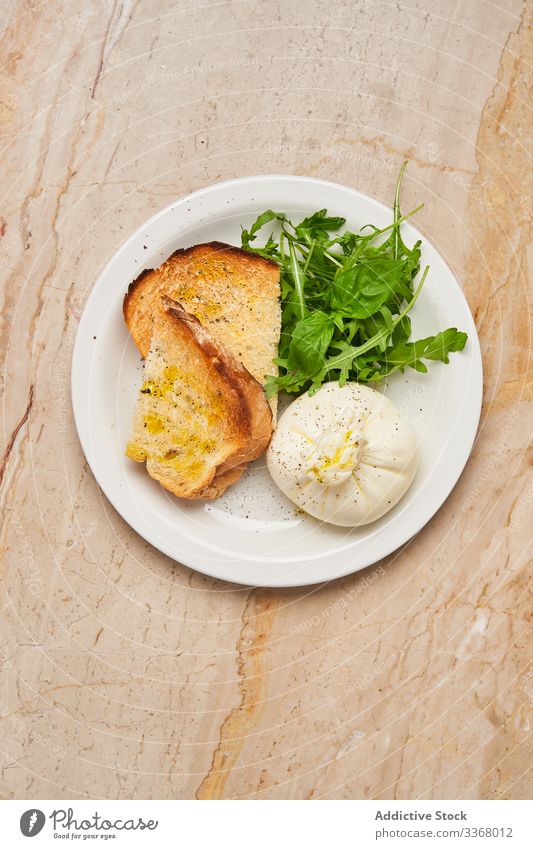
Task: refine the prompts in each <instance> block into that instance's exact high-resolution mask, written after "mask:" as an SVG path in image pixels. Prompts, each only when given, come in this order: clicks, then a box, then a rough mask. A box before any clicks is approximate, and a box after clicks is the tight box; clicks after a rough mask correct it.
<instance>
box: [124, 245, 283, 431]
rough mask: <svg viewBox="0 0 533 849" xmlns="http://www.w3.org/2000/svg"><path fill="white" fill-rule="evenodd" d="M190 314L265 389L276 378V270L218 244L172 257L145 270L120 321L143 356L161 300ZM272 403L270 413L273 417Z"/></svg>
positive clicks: (130, 291)
mask: <svg viewBox="0 0 533 849" xmlns="http://www.w3.org/2000/svg"><path fill="white" fill-rule="evenodd" d="M162 295H168V296H169V297H171V298H172V299H174V300H176V301H178V302H179V303H180V304H182V306H183V307H184V308H185V309H186V310H187V312H188V313H190V314H191V315H193V316H195V317H196V318H197V319H198V320H199V321H200V322H201V324H202V325H203V326H204V327H205V328H207V330H208V331H210V332H211V333H212V335H213V336H214V338H215V339H217V340H219V341H220V342H221V343H222V344H223V345H224V346H225V347H226V348H227V349H228V350H229V351H231V353H232V354H233V356H234V357H235V358H236V359H237V360H239V361H240V362H242V363H243V364H244V366H245V367H246V368H247V369H248V371H249V372H250V373H251V374H252V375H253V376H254V377H255V379H256V380H257V381H258V382H259V383H261V384H263V383H264V381H265V377H266V375H269V374H277V368H276V366H275V365H274V364H273V362H272V361H273V359H274V357H276V356H277V350H278V342H279V336H280V331H281V309H280V301H279V299H280V284H279V267H278V266H277V265H276V263H274V262H271V261H270V260H268V259H264V258H263V257H261V256H259V255H257V254H253V253H250V252H248V251H243V250H241V249H240V248H236V247H234V246H232V245H226V244H224V243H222V242H208V243H206V244H202V245H194V246H193V247H190V248H185V249H182V250H177V251H174V253H173V254H172V255H171V256H170V257H169V258H168V259H167V260H166V261H165V262H164V263H163V264H162V265H160V266H159V268H155V269H146V270H145V271H143V272H142V273H141V274H140V275H139V276H138V277H137V279H136V280H134V281H133V283H131V285H130V287H129V289H128V292H127V294H126V296H125V297H124V305H123V309H124V318H125V321H126V324H127V325H128V328H129V330H130V333H131V335H132V337H133V339H134V341H135V344H136V345H137V347H138V349H139V351H140V353H141V356H142V357H146V356H147V355H148V351H149V350H150V340H151V336H152V324H153V320H154V316H155V315H156V314H157V312H158V311H160V310H161V296H162ZM276 404H277V402H276V399H275V398H274V399H272V401H271V407H272V410H273V413H274V415H275V413H276Z"/></svg>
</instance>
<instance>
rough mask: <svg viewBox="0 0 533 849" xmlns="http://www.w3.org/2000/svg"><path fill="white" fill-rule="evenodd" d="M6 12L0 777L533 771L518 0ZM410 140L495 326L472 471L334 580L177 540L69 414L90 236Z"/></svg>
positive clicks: (329, 776) (73, 787)
mask: <svg viewBox="0 0 533 849" xmlns="http://www.w3.org/2000/svg"><path fill="white" fill-rule="evenodd" d="M76 7H77V8H76ZM2 18H3V20H4V21H8V25H7V26H6V28H5V29H4V31H3V33H2V76H1V78H0V95H1V97H0V101H1V106H0V134H1V143H2V152H3V155H2V175H3V176H2V204H1V207H0V245H1V251H2V290H1V292H2V294H1V297H2V311H1V322H2V325H1V326H2V333H1V346H2V348H1V350H2V363H3V368H2V384H1V389H2V401H3V404H2V409H3V428H2V439H3V445H2V451H3V452H4V453H3V460H2V461H1V464H0V479H1V481H0V482H1V488H0V497H1V500H2V529H1V542H0V544H1V551H2V597H1V602H0V604H1V605H2V624H1V641H0V644H1V652H2V654H1V666H0V726H1V746H0V758H1V771H2V775H1V785H0V792H1V793H2V795H3V796H4V797H6V798H12V797H14V798H58V799H61V798H85V797H100V798H109V797H111V798H113V797H119V798H194V797H195V796H196V797H198V798H221V797H223V798H241V797H246V798H261V799H272V798H296V799H301V798H317V799H320V798H399V799H401V798H411V799H414V798H423V799H431V798H461V797H465V798H501V797H503V798H507V797H511V798H527V797H530V794H531V779H530V773H529V772H528V771H529V770H530V768H531V763H532V761H533V751H532V746H531V727H532V724H533V716H532V701H533V671H532V669H533V668H532V666H531V625H530V622H531V591H530V578H531V551H530V542H531V515H532V511H533V482H532V480H531V474H530V472H531V465H532V463H533V455H532V454H531V453H530V451H529V450H528V447H527V443H528V438H529V433H530V430H531V394H532V393H531V388H532V387H531V368H530V365H529V358H530V350H531V338H530V323H529V310H528V288H529V287H528V283H529V277H528V252H529V251H530V244H531V241H530V238H531V199H532V197H533V193H532V189H533V186H532V178H531V174H532V169H531V140H532V132H531V127H532V122H531V64H532V61H533V50H532V40H531V6H528V5H527V4H526V5H522V4H521V3H520V2H518V0H507V2H505V3H501V4H499V5H494V4H489V3H486V2H483V0H472V2H466V0H462V2H461V0H453V2H448V1H447V0H432V2H429V0H413V2H411V3H409V4H403V3H402V2H400V3H399V4H398V3H392V2H386V0H383V2H370V1H368V2H364V0H336V2H333V3H330V4H324V3H323V2H317V0H305V2H304V0H284V2H280V0H272V2H268V3H266V2H261V0H235V1H234V2H231V1H230V2H222V3H221V2H217V3H208V2H199V0H188V2H187V3H185V2H184V0H178V2H170V0H163V2H159V0H158V2H156V0H151V2H150V0H137V2H131V0H123V2H120V0H116V2H112V0H91V1H90V2H88V3H83V4H82V3H77V4H74V5H73V4H72V3H67V2H65V3H63V4H62V3H60V2H58V1H57V0H51V2H47V3H44V4H31V3H30V2H23V0H18V2H15V3H8V2H5V3H4V10H3V16H2ZM404 158H408V159H409V160H410V161H411V164H410V166H409V170H408V175H407V178H406V183H405V203H406V207H407V206H408V205H409V203H410V202H411V201H412V202H413V203H414V202H416V201H418V200H420V199H421V198H423V199H424V200H425V201H426V206H425V208H424V210H423V211H422V212H421V213H420V215H419V216H418V220H417V223H418V225H419V226H420V228H421V229H422V230H423V232H424V233H425V234H426V235H427V237H428V238H430V239H431V240H432V241H433V242H434V244H435V245H436V246H437V248H438V249H439V250H440V251H441V252H442V253H443V255H444V256H445V257H446V259H447V261H448V262H449V263H450V265H451V266H452V268H453V270H454V271H455V273H456V274H457V276H458V278H459V280H460V281H461V283H462V285H463V287H464V291H465V293H466V295H467V297H468V300H469V303H470V305H471V308H472V312H473V314H474V316H475V319H476V324H477V327H478V330H479V333H480V338H481V344H482V349H483V356H484V369H485V386H484V398H485V401H484V409H483V416H482V423H481V428H480V431H479V436H478V439H477V441H476V445H475V448H474V451H473V454H472V457H471V459H470V461H469V463H468V466H467V468H466V470H465V473H464V474H463V476H462V478H461V479H460V481H459V483H458V485H457V487H456V488H455V490H454V491H453V493H452V495H451V496H450V498H449V499H448V501H447V502H446V504H445V505H444V506H443V508H442V509H441V510H440V511H439V512H438V513H437V515H436V516H435V517H434V518H433V520H432V521H431V522H430V524H429V525H428V526H427V527H426V528H425V529H424V531H422V532H421V533H420V534H419V535H418V536H417V537H416V538H415V539H414V540H412V542H411V543H410V544H409V545H407V546H406V547H405V548H404V549H403V550H402V551H399V552H396V553H395V554H394V555H393V556H391V557H389V558H387V559H386V560H385V561H382V562H381V563H379V564H376V566H374V567H372V568H371V569H368V570H366V571H365V572H362V573H359V574H357V575H353V576H351V577H348V578H345V579H343V580H340V581H337V582H334V583H332V584H330V585H328V586H324V587H309V588H306V589H298V590H288V591H274V590H253V591H250V590H246V589H243V588H237V587H233V586H231V585H229V584H222V583H220V582H217V581H214V580H211V579H209V578H206V577H204V576H202V575H199V574H197V573H194V572H191V571H190V570H188V569H186V568H184V567H181V566H179V565H177V564H175V563H173V562H172V561H170V560H169V559H168V558H166V557H164V556H163V555H161V554H159V553H158V552H157V551H155V550H154V549H152V548H151V547H150V546H149V545H148V544H146V543H145V542H144V541H143V540H142V539H140V538H139V537H138V536H136V535H135V534H134V532H133V531H131V530H130V528H129V527H127V526H126V525H125V523H124V522H123V521H122V520H121V519H120V517H119V516H118V515H117V514H116V513H115V511H114V510H113V508H112V507H111V506H110V505H109V503H108V502H107V501H106V499H105V497H104V496H103V495H102V493H101V492H100V491H99V489H98V487H97V485H96V483H95V481H94V479H93V477H92V475H91V473H90V470H89V469H88V467H87V464H86V462H85V459H84V457H83V454H82V452H81V449H80V446H79V443H78V440H77V436H76V432H75V428H74V424H73V418H72V411H71V407H70V397H69V393H70V358H71V352H72V345H73V340H74V336H75V332H76V327H77V323H78V320H79V316H80V313H81V310H82V309H83V305H84V303H85V300H86V298H87V295H88V293H89V291H90V288H91V286H92V284H93V283H94V281H95V279H96V277H97V275H98V273H99V272H100V270H101V268H102V267H103V264H104V263H105V262H106V260H107V259H108V258H109V257H110V256H111V255H112V253H113V251H114V250H115V249H116V248H117V247H118V245H119V244H120V243H121V241H122V240H123V239H124V238H125V237H126V236H127V235H128V234H129V233H130V232H131V231H132V230H134V229H135V228H136V227H137V226H138V225H139V224H141V223H142V221H144V220H145V219H146V218H147V217H149V216H150V215H151V214H152V213H153V212H155V211H156V210H158V209H160V208H161V207H162V206H164V205H166V204H167V203H169V202H170V201H171V200H172V199H173V198H176V197H179V196H180V195H183V194H184V193H186V192H188V191H190V190H192V189H196V188H199V187H201V186H205V185H207V184H209V183H212V182H214V181H216V180H220V179H223V178H229V177H234V176H241V175H246V174H256V173H268V172H272V173H274V172H288V173H298V174H310V175H314V176H321V177H325V178H328V179H332V180H335V181H338V182H341V183H347V184H350V185H353V186H356V187H358V188H360V189H361V190H362V191H365V192H368V193H370V194H372V195H375V196H376V197H379V198H380V199H382V200H385V201H389V199H390V196H391V191H392V189H393V186H394V182H395V178H396V174H397V171H398V168H399V165H400V163H401V161H402V160H403V159H404Z"/></svg>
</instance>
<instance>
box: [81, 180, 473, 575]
mask: <svg viewBox="0 0 533 849" xmlns="http://www.w3.org/2000/svg"><path fill="white" fill-rule="evenodd" d="M323 207H327V209H328V211H329V212H330V213H331V214H334V215H342V216H344V217H345V218H346V220H347V223H346V226H347V227H348V228H349V229H353V230H355V229H358V228H360V227H361V226H362V225H364V224H367V223H372V224H376V225H378V226H385V225H387V224H389V223H390V221H391V215H392V213H391V210H390V209H389V208H387V207H386V206H384V205H383V204H381V203H380V202H379V201H377V200H375V199H374V198H371V197H368V196H367V195H364V194H361V192H358V191H356V190H354V189H350V188H347V187H345V186H341V185H337V184H336V183H329V182H326V181H324V180H315V179H312V178H309V177H293V176H262V177H246V178H243V179H239V180H229V181H227V182H224V183H218V184H216V185H213V186H210V187H208V188H206V189H202V190H201V191H198V192H194V194H191V195H189V196H188V197H185V198H183V199H181V200H178V201H176V202H175V203H173V204H172V205H171V206H168V207H167V208H166V209H163V210H161V212H158V213H157V214H156V215H154V216H153V218H151V219H150V220H149V221H147V222H146V224H144V225H143V226H142V227H141V228H140V229H139V230H137V232H136V233H134V234H133V235H132V236H131V237H130V238H129V239H128V240H127V241H126V242H125V243H124V244H123V245H122V246H121V247H120V248H119V250H118V251H117V253H116V254H115V256H114V257H113V258H112V259H111V261H110V262H109V263H108V265H107V266H106V268H105V269H104V271H103V272H102V274H101V275H100V277H99V279H98V281H97V283H96V285H95V286H94V289H93V290H92V292H91V295H90V297H89V299H88V301H87V304H86V306H85V310H84V312H83V315H82V318H81V321H80V325H79V329H78V333H77V337H76V344H75V347H74V356H73V362H72V402H73V407H74V416H75V420H76V426H77V429H78V434H79V438H80V441H81V444H82V446H83V450H84V452H85V456H86V457H87V460H88V462H89V465H90V467H91V469H92V471H93V473H94V476H95V478H96V480H97V481H98V483H99V485H100V487H101V488H102V490H103V491H104V493H105V495H106V496H107V498H108V499H109V500H110V502H111V503H112V504H113V506H114V507H115V509H116V510H118V512H119V513H120V514H121V516H123V518H124V519H125V520H126V522H128V524H129V525H130V526H131V527H132V528H134V530H136V531H137V533H139V534H140V535H141V536H142V537H144V539H146V540H147V541H148V542H150V543H151V544H152V545H153V546H155V547H156V548H158V549H159V550H160V551H162V552H164V553H165V554H167V555H168V556H169V557H172V558H173V559H174V560H177V561H178V562H180V563H183V564H185V565H187V566H190V567H191V568H193V569H197V570H198V571H200V572H204V573H205V574H207V575H211V576H213V577H216V578H222V579H224V580H226V581H234V582H236V583H240V584H247V585H253V586H275V587H287V586H301V585H305V584H314V583H317V582H322V581H330V580H332V579H334V578H338V577H341V576H342V575H347V574H349V573H350V572H355V571H357V570H358V569H363V568H365V567H366V566H370V565H371V564H373V563H375V562H376V561H378V560H380V558H382V557H385V556H386V555H388V554H390V553H391V552H392V551H394V550H395V549H397V548H399V547H400V546H402V545H403V544H404V543H406V542H407V541H408V540H409V539H410V538H411V537H412V536H413V535H414V534H416V533H418V531H420V529H421V528H423V527H424V525H425V524H426V523H427V522H428V521H429V520H430V519H431V517H432V516H433V515H434V514H435V513H436V512H437V510H438V509H439V507H441V505H442V504H443V502H444V501H445V500H446V498H447V496H448V495H449V493H450V491H451V489H452V488H453V486H454V485H455V483H456V482H457V479H458V478H459V475H460V474H461V472H462V470H463V467H464V465H465V463H466V461H467V459H468V456H469V454H470V451H471V449H472V444H473V441H474V437H475V434H476V430H477V426H478V421H479V415H480V410H481V394H482V369H481V355H480V350H479V342H478V337H477V333H476V328H475V326H474V322H473V319H472V316H471V314H470V310H469V308H468V304H467V302H466V300H465V298H464V296H463V294H462V292H461V289H460V287H459V284H458V283H457V281H456V279H455V278H454V276H453V274H452V272H451V271H450V269H449V268H448V266H447V265H446V263H445V262H444V260H443V259H442V257H441V256H440V255H439V254H438V253H437V251H436V250H435V248H434V247H432V245H431V244H429V243H428V241H427V239H425V238H422V237H420V238H422V244H423V250H422V266H424V265H426V264H429V265H430V266H431V270H430V273H429V276H428V280H427V282H426V284H425V287H424V289H423V291H422V294H421V296H420V298H419V299H418V302H417V304H416V306H415V307H414V309H413V311H412V313H411V316H412V319H413V337H424V336H429V335H432V334H434V333H437V332H438V331H440V330H444V329H445V328H446V327H457V328H459V329H461V330H466V331H467V333H468V342H467V345H466V348H465V350H464V351H463V352H462V353H457V354H452V355H451V357H450V364H449V365H444V364H442V363H431V364H430V365H429V369H428V373H427V374H418V373H417V372H415V371H413V370H411V369H409V370H408V371H407V372H406V373H405V374H403V375H401V374H397V375H394V377H393V379H391V381H390V384H389V386H387V387H384V388H383V390H382V391H384V392H385V393H386V394H387V395H388V396H389V397H390V398H391V399H392V400H393V401H394V402H395V403H396V404H397V405H398V406H399V407H400V408H401V409H402V410H403V411H404V412H405V414H406V415H407V417H408V418H409V419H410V421H411V423H412V425H413V427H414V428H415V431H416V434H417V437H418V442H419V467H418V472H417V475H416V478H415V480H414V482H413V484H412V486H411V488H410V489H409V490H408V492H407V493H406V495H405V496H404V497H403V499H402V500H401V501H400V503H399V504H398V505H397V506H396V507H395V508H394V509H393V510H391V511H390V513H388V514H387V515H386V516H384V517H383V518H382V519H380V520H379V521H377V522H374V523H372V524H370V525H367V526H365V527H362V528H355V529H352V530H351V529H347V528H338V527H334V526H332V525H327V524H324V523H320V522H318V521H317V520H315V519H312V518H311V517H309V516H306V515H304V514H302V513H300V512H298V511H297V510H296V509H295V508H294V507H293V506H292V505H291V503H290V502H289V501H287V500H286V499H285V497H284V496H283V495H282V494H281V492H279V491H278V490H277V488H276V487H275V486H274V484H273V483H272V481H271V480H270V477H269V475H268V472H267V470H266V468H265V464H264V459H262V460H259V461H256V463H254V464H252V466H251V467H250V469H249V470H248V472H247V473H246V474H245V476H244V477H243V479H242V480H241V481H240V482H239V483H238V484H236V485H235V486H233V487H230V488H229V489H228V490H227V492H226V493H225V495H224V496H222V498H219V499H218V500H216V501H212V502H187V501H184V500H181V499H178V498H175V497H174V496H173V495H171V494H170V493H168V492H166V491H165V490H164V489H162V487H161V486H159V484H157V483H156V482H155V481H153V480H152V479H151V478H150V477H149V476H148V475H147V474H146V471H145V469H144V466H142V465H141V464H138V463H133V462H131V461H130V460H128V459H127V458H126V457H125V456H124V448H125V445H126V442H127V439H128V433H129V427H130V421H131V415H132V410H133V406H134V403H135V399H136V394H137V389H138V386H139V383H140V380H141V375H142V365H141V362H140V359H139V354H138V352H137V349H136V347H135V345H134V344H133V341H132V340H131V339H130V338H129V334H128V331H127V328H126V326H125V324H124V321H123V318H122V299H123V297H124V293H125V292H126V290H127V288H128V284H129V283H130V282H131V280H133V279H134V278H135V277H136V276H137V275H138V274H139V273H140V272H141V271H142V270H143V268H152V267H156V266H158V265H159V264H160V263H161V262H162V261H163V260H164V259H166V257H167V256H169V255H170V254H171V253H172V251H174V250H175V249H176V248H181V247H186V246H188V245H194V244H197V243H200V242H208V241H211V240H218V241H221V242H228V243H230V244H234V245H240V232H241V225H242V226H244V227H249V225H250V224H251V223H252V221H253V220H254V219H255V218H256V217H257V215H258V214H259V213H261V212H263V211H264V210H265V209H269V208H271V209H276V210H282V211H284V212H288V213H289V214H291V215H294V216H296V217H297V216H298V215H300V216H302V217H303V216H304V215H308V214H309V213H311V212H314V211H315V210H317V209H322V208H323ZM403 233H404V240H405V241H406V243H407V244H411V243H413V242H414V241H415V240H416V239H417V238H419V233H418V231H417V230H416V229H415V228H414V227H413V226H412V225H411V224H410V223H405V224H404V225H403Z"/></svg>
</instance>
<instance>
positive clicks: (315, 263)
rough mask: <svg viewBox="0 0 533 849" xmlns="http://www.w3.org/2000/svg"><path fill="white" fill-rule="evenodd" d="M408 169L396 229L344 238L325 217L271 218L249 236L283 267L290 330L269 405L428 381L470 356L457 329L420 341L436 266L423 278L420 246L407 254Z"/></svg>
mask: <svg viewBox="0 0 533 849" xmlns="http://www.w3.org/2000/svg"><path fill="white" fill-rule="evenodd" d="M406 164H407V163H404V164H403V165H402V168H401V170H400V175H399V177H398V182H397V185H396V194H395V199H394V217H393V222H392V223H391V224H390V225H389V226H388V227H383V228H378V227H375V226H374V225H373V224H367V225H366V226H364V227H362V228H361V230H360V231H359V232H357V233H353V232H349V231H345V232H343V233H342V234H340V235H335V233H336V231H338V230H339V229H340V228H341V227H342V226H343V225H344V224H345V223H346V219H344V218H340V217H337V216H328V214H327V210H325V209H321V210H319V211H318V212H315V213H314V215H311V216H310V217H308V218H304V219H303V220H302V221H300V222H299V223H297V224H294V223H293V222H292V221H289V219H288V218H287V217H286V216H285V215H284V214H283V213H281V212H274V211H272V210H270V209H269V210H267V211H266V212H264V213H263V214H262V215H260V216H259V217H258V218H257V220H256V221H255V222H254V224H253V226H252V227H251V228H250V230H243V231H242V247H243V248H244V249H246V250H249V251H252V252H254V253H257V254H260V255H261V256H264V257H267V258H268V259H271V260H273V261H274V262H276V263H278V264H279V266H280V269H281V298H282V330H281V338H280V344H279V350H278V354H279V356H278V357H277V359H276V360H275V362H276V364H277V365H278V367H279V375H278V376H276V377H274V376H270V377H269V378H268V380H267V383H266V386H265V389H266V393H267V395H268V396H269V397H271V396H272V395H275V394H276V393H277V392H279V391H280V390H283V391H285V392H289V393H297V394H300V393H301V392H304V391H305V390H310V392H311V393H313V392H314V391H316V390H317V389H318V388H319V386H321V384H322V383H324V382H325V381H329V380H338V381H339V383H340V384H341V386H342V385H343V384H344V383H345V382H346V381H347V380H355V381H358V382H359V383H371V384H372V383H377V382H378V381H382V380H385V379H386V378H388V377H390V375H392V374H394V372H397V371H401V372H403V371H404V369H405V368H406V367H407V366H409V367H410V368H413V369H415V370H416V371H419V372H426V371H427V366H426V364H425V362H424V360H440V361H442V362H444V363H447V362H448V361H449V360H448V355H449V354H450V353H451V352H453V351H462V349H463V348H464V346H465V343H466V340H467V334H466V333H463V332H461V331H459V330H457V329H456V328H455V327H450V328H448V329H447V330H444V331H442V332H441V333H438V334H437V335H436V336H428V337H427V338H425V339H418V340H417V341H414V342H413V341H411V340H410V337H411V320H410V318H409V312H410V310H411V309H412V307H413V306H414V304H415V302H416V299H417V298H418V296H419V294H420V291H421V289H422V286H423V285H424V281H425V279H426V277H427V274H428V271H429V267H428V266H426V268H425V269H424V270H423V272H422V274H421V275H420V279H419V280H417V277H418V275H419V271H420V244H421V243H420V241H418V242H416V243H415V244H414V245H413V246H412V247H411V248H409V247H407V245H406V244H405V243H404V241H403V239H402V236H401V232H400V231H401V224H402V222H403V221H405V220H406V219H407V218H410V217H411V216H412V215H414V214H415V212H417V211H418V210H419V209H421V206H419V207H417V208H416V209H414V210H413V211H412V212H410V213H409V214H408V215H403V216H402V214H401V211H400V191H401V185H402V180H403V175H404V171H405V166H406ZM273 221H277V222H279V225H280V230H279V236H278V237H277V238H276V237H275V236H274V234H273V233H272V234H271V235H270V236H269V238H268V240H267V242H266V244H265V246H264V247H260V248H257V247H254V246H253V244H252V243H253V242H254V241H255V239H256V238H257V236H258V234H259V231H260V230H261V229H262V228H263V227H264V226H265V225H267V224H269V223H270V222H273Z"/></svg>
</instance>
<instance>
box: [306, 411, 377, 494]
mask: <svg viewBox="0 0 533 849" xmlns="http://www.w3.org/2000/svg"><path fill="white" fill-rule="evenodd" d="M343 419H347V421H342V422H339V425H338V426H337V427H335V426H334V427H328V428H325V429H324V430H323V431H322V433H321V434H320V435H319V436H317V437H316V438H315V439H314V440H313V445H312V447H311V448H310V450H304V451H302V454H301V456H302V471H303V473H304V476H305V477H306V478H310V479H311V480H313V481H318V483H320V484H322V485H323V486H338V485H339V484H341V483H343V482H344V481H345V480H346V479H347V478H349V477H350V475H351V474H352V472H353V471H354V470H355V469H356V468H357V466H358V465H359V461H360V459H361V454H362V450H363V449H362V442H363V437H362V434H361V431H360V430H359V428H358V427H357V420H356V417H355V414H354V413H351V414H350V413H348V415H345V416H343Z"/></svg>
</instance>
